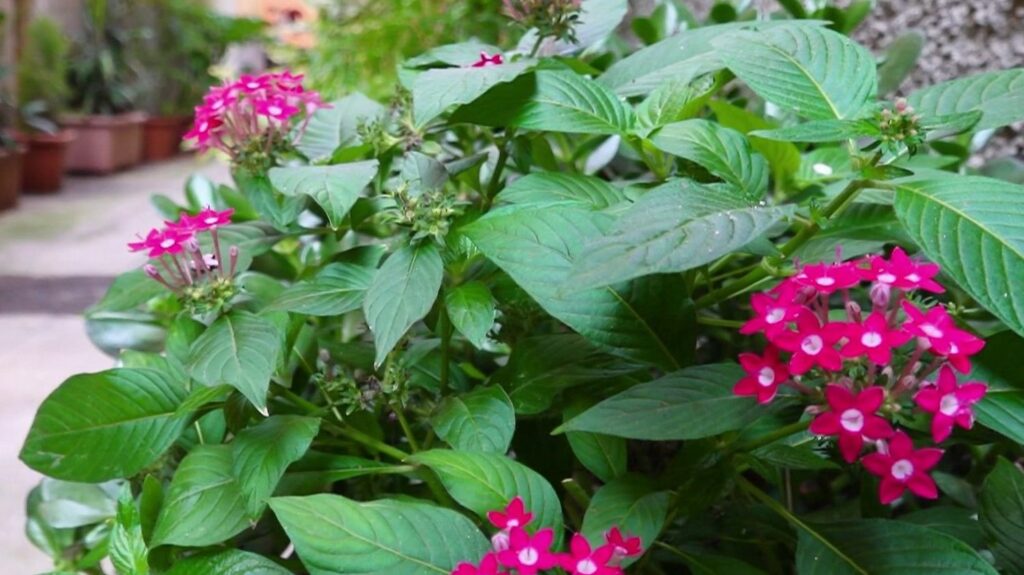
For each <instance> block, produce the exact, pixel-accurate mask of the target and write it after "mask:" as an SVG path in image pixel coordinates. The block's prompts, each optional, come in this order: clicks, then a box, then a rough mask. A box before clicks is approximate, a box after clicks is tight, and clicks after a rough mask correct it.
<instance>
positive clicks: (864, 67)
mask: <svg viewBox="0 0 1024 575" xmlns="http://www.w3.org/2000/svg"><path fill="white" fill-rule="evenodd" d="M712 44H714V46H715V48H717V49H718V55H719V57H721V59H722V60H723V61H724V62H725V64H726V65H727V66H728V67H729V69H730V70H732V72H733V73H734V74H736V76H738V77H739V78H740V79H741V80H743V82H744V83H745V84H747V85H748V86H750V88H751V89H752V90H753V91H754V92H756V93H757V95H758V96H761V97H762V98H764V99H765V100H766V101H769V102H771V103H773V104H777V105H779V106H782V107H783V108H787V109H790V110H793V111H794V112H796V113H797V114H799V115H801V116H803V117H806V118H810V119H812V120H829V119H840V120H842V119H846V118H852V117H854V116H855V115H856V114H857V113H858V112H859V111H860V110H861V109H862V108H863V107H864V105H865V104H867V103H868V102H871V101H874V99H875V94H876V93H877V91H878V85H877V75H876V73H875V58H874V56H872V55H871V53H870V52H868V51H867V49H865V48H864V47H862V46H860V45H858V44H857V43H856V42H854V41H853V40H850V39H849V38H847V37H846V36H843V35H842V34H839V33H837V32H833V31H832V30H829V29H828V28H824V27H821V26H819V25H816V24H808V23H801V24H799V25H789V26H779V27H775V28H770V29H767V30H763V31H760V32H736V33H732V34H727V35H724V36H721V37H720V38H718V39H716V40H715V41H713V42H712Z"/></svg>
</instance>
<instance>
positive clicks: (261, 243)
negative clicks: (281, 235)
mask: <svg viewBox="0 0 1024 575" xmlns="http://www.w3.org/2000/svg"><path fill="white" fill-rule="evenodd" d="M273 234H274V231H273V229H272V228H271V227H270V226H268V225H266V224H263V223H259V222H246V223H242V224H231V225H229V226H226V227H223V228H220V229H218V230H217V235H218V237H219V238H220V245H221V249H222V250H223V253H221V255H220V259H221V260H222V261H225V262H230V256H229V254H228V250H230V249H231V247H232V246H235V247H237V248H238V267H237V269H238V271H239V272H242V271H245V270H247V269H249V266H250V265H251V264H252V259H253V258H254V257H256V256H258V255H260V254H263V253H266V252H267V251H268V250H270V248H271V247H272V246H273V245H274V244H275V243H276V242H277V239H276V236H274V235H273ZM199 245H200V246H201V247H202V249H203V252H204V253H214V252H215V251H216V248H215V246H214V244H213V239H212V237H211V235H210V234H203V235H202V237H200V238H199Z"/></svg>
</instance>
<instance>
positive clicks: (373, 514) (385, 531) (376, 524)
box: [270, 495, 490, 575]
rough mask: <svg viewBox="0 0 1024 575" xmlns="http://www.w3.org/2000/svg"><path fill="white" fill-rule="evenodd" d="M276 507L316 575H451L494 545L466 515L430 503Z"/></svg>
mask: <svg viewBox="0 0 1024 575" xmlns="http://www.w3.org/2000/svg"><path fill="white" fill-rule="evenodd" d="M270 507H271V508H272V509H273V510H274V513H275V514H276V515H277V518H278V520H279V521H280V522H281V525H283V526H284V530H285V532H286V533H287V534H288V537H289V538H290V539H291V540H292V543H294V544H295V550H296V552H297V553H298V555H299V558H300V559H302V563H303V565H305V566H306V568H307V569H308V570H309V572H310V573H311V575H348V574H352V573H359V574H360V575H425V574H429V573H438V574H442V575H448V573H450V572H451V571H452V569H454V568H455V566H456V564H458V563H461V562H463V561H467V560H470V561H472V560H474V559H476V558H479V557H482V556H483V554H484V553H486V552H487V551H488V550H489V547H490V545H489V544H488V542H487V539H486V538H485V537H484V536H483V534H481V533H480V531H479V530H477V528H476V527H475V526H474V525H473V523H472V522H470V520H469V519H467V518H466V517H465V516H463V515H461V514H459V513H457V512H455V511H451V510H449V509H443V508H440V507H435V506H433V505H429V504H426V503H413V502H411V501H393V500H388V499H379V500H376V501H371V502H368V503H358V502H355V501H352V500H350V499H346V498H344V497H341V496H338V495H313V496H310V497H277V498H274V499H272V500H271V501H270Z"/></svg>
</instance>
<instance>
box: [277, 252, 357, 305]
mask: <svg viewBox="0 0 1024 575" xmlns="http://www.w3.org/2000/svg"><path fill="white" fill-rule="evenodd" d="M374 271H375V270H373V269H371V268H368V267H365V266H360V265H355V264H349V263H334V264H328V265H327V266H326V267H324V268H323V269H322V270H320V272H319V273H318V274H316V277H315V278H313V279H311V280H308V281H303V282H299V283H297V284H294V285H292V286H291V287H289V288H288V289H286V290H285V291H284V292H282V293H281V295H279V296H278V297H277V298H275V299H274V301H273V302H271V304H270V306H269V309H274V310H284V311H292V312H297V313H304V314H307V315H317V316H334V315H341V314H343V313H347V312H350V311H353V310H357V309H359V308H360V306H362V305H363V299H364V298H365V297H366V290H367V289H368V288H369V287H370V282H371V281H372V280H373V273H374Z"/></svg>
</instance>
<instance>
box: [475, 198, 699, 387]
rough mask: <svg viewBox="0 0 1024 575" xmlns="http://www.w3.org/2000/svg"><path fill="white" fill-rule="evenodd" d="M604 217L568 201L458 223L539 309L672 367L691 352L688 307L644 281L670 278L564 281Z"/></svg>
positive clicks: (628, 352) (618, 348)
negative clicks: (668, 300) (588, 286)
mask: <svg viewBox="0 0 1024 575" xmlns="http://www.w3.org/2000/svg"><path fill="white" fill-rule="evenodd" d="M609 222H610V217H609V216H607V215H605V214H599V213H594V212H589V211H586V210H584V209H580V208H576V207H571V206H546V207H534V206H525V207H521V206H508V207H504V208H500V209H498V210H493V211H491V212H490V213H488V214H487V215H486V216H484V217H483V218H480V219H479V220H477V221H476V222H474V223H473V224H471V225H469V226H467V227H466V228H463V231H464V233H465V234H466V235H467V236H468V237H469V238H470V240H472V241H473V243H474V244H476V246H477V247H478V248H480V250H481V251H482V252H483V253H484V254H485V255H487V257H488V258H489V259H490V260H491V261H492V262H494V263H495V264H496V265H498V267H500V268H501V269H502V270H504V271H505V272H506V273H508V274H509V275H510V276H511V277H512V279H513V280H514V281H515V282H516V284H518V285H519V286H520V287H522V288H523V289H524V290H526V292H527V293H528V294H530V297H532V298H533V299H534V300H536V301H537V303H538V304H539V305H540V306H541V307H542V308H544V310H545V311H547V312H548V313H549V314H551V315H552V316H554V317H555V318H556V319H558V320H559V321H562V322H564V323H565V324H566V325H568V326H569V327H571V328H572V329H574V330H576V331H577V332H579V333H580V335H582V336H584V337H586V338H587V339H589V340H591V341H593V342H595V343H596V344H598V345H601V346H602V347H604V348H606V349H609V350H611V351H612V352H614V353H616V354H617V355H621V356H624V357H628V358H630V359H634V360H638V361H644V362H647V363H652V364H655V365H660V366H664V367H666V368H669V369H671V368H673V367H678V366H680V365H682V364H683V363H684V362H685V361H686V358H687V357H689V356H690V355H692V348H691V347H690V346H689V345H688V344H687V343H686V341H685V340H686V338H685V337H684V336H683V335H682V334H683V333H685V332H686V331H687V330H688V329H689V328H687V327H686V318H685V316H686V315H687V313H688V312H687V309H692V308H686V307H685V306H683V305H680V306H678V307H671V308H668V309H666V307H665V306H664V305H663V304H662V303H661V300H660V299H659V298H658V297H655V296H653V294H660V293H663V292H660V291H658V290H653V289H649V288H651V287H653V286H655V285H656V284H655V283H654V282H672V281H674V280H672V279H652V280H650V281H645V282H644V283H636V282H634V283H632V284H629V285H616V286H609V287H604V288H599V289H592V290H587V291H582V292H580V291H574V290H566V289H564V285H565V282H566V280H567V279H568V277H569V271H570V270H571V269H572V264H573V260H574V258H575V257H576V256H577V254H579V252H580V251H581V249H582V248H583V246H584V245H585V244H586V242H587V241H589V240H592V239H595V238H598V237H601V236H602V235H603V233H604V228H606V227H607V226H608V224H609ZM657 285H659V286H661V287H665V288H666V289H668V288H669V287H670V286H666V285H665V283H660V284H657ZM672 289H676V288H672ZM678 289H682V288H681V286H680V287H679V288H678ZM652 297H653V298H654V299H657V301H654V299H652ZM666 311H667V312H668V313H666Z"/></svg>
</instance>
